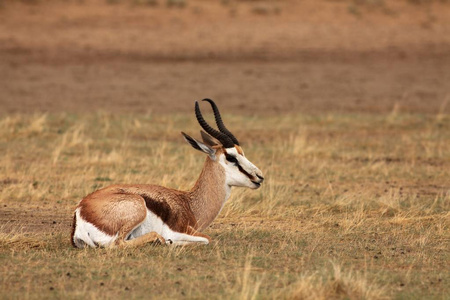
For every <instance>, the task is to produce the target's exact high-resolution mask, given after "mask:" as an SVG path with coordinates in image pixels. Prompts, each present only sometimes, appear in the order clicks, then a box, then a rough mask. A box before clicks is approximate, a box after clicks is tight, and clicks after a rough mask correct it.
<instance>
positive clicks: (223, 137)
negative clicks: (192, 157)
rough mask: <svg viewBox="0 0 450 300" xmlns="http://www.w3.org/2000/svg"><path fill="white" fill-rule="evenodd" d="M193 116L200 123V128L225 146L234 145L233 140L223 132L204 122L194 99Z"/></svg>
mask: <svg viewBox="0 0 450 300" xmlns="http://www.w3.org/2000/svg"><path fill="white" fill-rule="evenodd" d="M195 116H196V117H197V121H198V123H199V124H200V126H202V128H203V129H204V130H205V131H206V132H207V133H208V134H210V135H211V136H212V137H214V138H216V139H217V140H219V141H220V142H221V143H222V145H223V146H224V147H225V148H232V147H234V143H233V140H232V139H231V138H230V137H229V136H228V135H226V134H224V133H222V132H220V131H217V130H215V129H214V128H212V127H211V126H209V124H208V123H206V121H205V119H203V116H202V113H201V111H200V107H199V105H198V102H197V101H195Z"/></svg>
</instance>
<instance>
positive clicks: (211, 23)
mask: <svg viewBox="0 0 450 300" xmlns="http://www.w3.org/2000/svg"><path fill="white" fill-rule="evenodd" d="M11 2H12V1H11ZM132 3H135V2H132V1H125V0H123V1H119V3H118V4H108V1H93V0H91V1H87V0H86V1H80V2H77V1H69V2H60V1H41V2H39V1H38V2H37V4H30V5H25V4H21V3H19V4H17V3H10V1H6V2H5V3H4V4H3V6H2V8H1V9H0V70H1V72H0V90H1V91H2V92H1V94H0V111H1V112H2V114H5V113H6V114H9V113H22V112H27V113H29V112H62V111H69V112H85V111H95V110H103V111H112V112H121V113H122V112H157V113H159V112H173V111H176V112H189V111H191V110H192V102H193V100H195V99H201V98H204V97H210V98H213V99H215V100H216V101H218V102H219V103H221V106H222V107H224V109H226V110H227V111H232V112H240V113H250V114H253V113H256V114H263V113H280V112H300V113H322V112H377V113H378V112H390V111H392V110H393V109H396V110H398V111H400V112H401V111H407V112H420V113H422V112H423V113H431V114H435V113H439V112H441V111H446V112H448V111H450V105H446V103H448V102H449V100H450V98H449V97H450V85H449V84H448V82H450V71H449V70H450V51H449V50H450V17H449V16H450V5H446V4H445V3H434V2H433V4H431V5H427V4H422V5H413V4H411V3H408V1H405V2H403V1H384V3H385V4H376V3H377V2H373V3H372V4H365V5H364V4H358V3H363V2H361V1H360V2H355V1H339V2H338V1H231V0H230V1H222V2H219V1H214V2H213V1H200V0H198V1H186V6H185V7H184V8H178V7H171V8H169V7H167V6H166V4H165V3H166V2H164V1H159V5H157V6H145V5H136V4H132ZM374 3H375V4H374ZM380 3H381V2H380Z"/></svg>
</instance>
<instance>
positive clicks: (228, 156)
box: [225, 152, 254, 180]
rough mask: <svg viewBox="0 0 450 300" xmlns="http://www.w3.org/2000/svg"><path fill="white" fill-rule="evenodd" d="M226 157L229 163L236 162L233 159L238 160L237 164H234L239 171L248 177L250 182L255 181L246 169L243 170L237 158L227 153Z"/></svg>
mask: <svg viewBox="0 0 450 300" xmlns="http://www.w3.org/2000/svg"><path fill="white" fill-rule="evenodd" d="M225 157H226V159H227V160H228V161H234V160H233V158H234V159H235V160H236V162H235V163H234V164H235V165H236V166H237V167H238V169H239V171H240V172H241V173H243V174H244V175H245V176H247V177H248V178H249V179H250V180H253V179H254V177H253V176H252V175H250V174H249V173H248V172H247V171H245V170H244V168H242V166H241V165H240V164H239V161H238V160H237V158H236V157H234V156H232V155H230V154H228V153H227V152H225ZM230 158H231V159H230Z"/></svg>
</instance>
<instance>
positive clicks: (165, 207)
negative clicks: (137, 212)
mask: <svg viewBox="0 0 450 300" xmlns="http://www.w3.org/2000/svg"><path fill="white" fill-rule="evenodd" d="M141 196H142V198H144V200H145V205H146V206H147V208H148V209H149V210H151V211H152V212H153V213H154V214H155V215H157V216H158V217H160V218H161V220H162V221H163V222H164V223H166V224H168V223H169V219H170V215H171V209H170V206H169V204H167V203H166V202H163V201H158V200H157V199H154V198H151V197H149V196H148V195H141Z"/></svg>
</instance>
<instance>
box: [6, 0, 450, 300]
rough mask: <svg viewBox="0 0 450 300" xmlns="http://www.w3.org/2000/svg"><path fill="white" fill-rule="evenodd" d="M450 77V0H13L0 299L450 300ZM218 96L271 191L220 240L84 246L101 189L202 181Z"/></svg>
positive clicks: (217, 236)
mask: <svg viewBox="0 0 450 300" xmlns="http://www.w3.org/2000/svg"><path fill="white" fill-rule="evenodd" d="M449 83H450V3H449V2H448V1H431V0H422V1H419V0H405V1H388V0H386V1H382V0H379V1H377V0H372V1H369V0H341V1H338V0H336V1H332V0H320V1H312V0H304V1H293V0H278V1H275V0H272V1H270V0H267V1H258V0H253V1H251V0H247V1H244V0H224V1H206V0H186V1H173V0H172V1H163V0H160V1H150V0H98V1H95V0H84V1H83V0H80V1H75V0H73V1H68V0H67V1H64V0H53V1H43V0H34V1H33V0H23V1H8V0H3V1H2V0H0V153H2V155H1V156H0V262H1V264H2V267H1V268H0V274H1V276H0V287H1V290H2V293H1V298H5V299H30V298H31V299H38V298H46V299H47V298H70V299H72V298H83V299H84V298H99V297H107V298H125V297H127V298H128V297H131V298H145V297H150V298H161V299H165V298H179V297H183V296H184V297H188V298H214V299H215V298H225V299H235V298H239V299H255V298H257V299H266V298H276V299H279V298H290V299H391V298H395V299H446V298H447V297H448V295H449V293H450V289H449V288H448V286H449V280H450V274H449V272H448V268H447V267H446V265H448V261H449V260H450V250H449V249H450V244H449V240H450V236H449V225H450V224H449V209H450V181H449V178H450V116H449V114H450V84H449ZM205 97H209V98H212V99H214V100H216V102H217V103H218V104H219V106H220V108H221V110H222V112H223V115H224V118H225V121H226V123H227V125H228V127H229V128H231V129H232V131H233V132H235V133H236V135H237V136H238V137H239V139H240V140H242V141H243V145H244V149H245V151H246V154H247V155H248V156H249V158H250V159H251V160H252V161H253V162H254V163H255V164H256V165H258V166H259V167H260V168H261V169H262V170H263V172H264V173H265V175H266V177H267V181H266V183H265V184H264V185H263V187H262V188H261V189H260V190H258V191H248V190H239V189H238V190H236V191H234V192H233V194H232V197H231V199H230V201H229V202H228V203H227V204H226V206H225V207H224V209H223V211H222V213H221V214H220V216H219V217H218V219H217V220H216V221H215V222H214V223H213V225H212V226H211V227H210V228H208V229H207V230H206V233H207V234H208V235H210V236H212V238H213V243H212V244H211V245H209V246H207V247H184V248H169V247H154V246H146V247H143V248H141V249H128V250H120V249H115V250H106V249H90V250H77V249H73V248H71V246H70V241H69V233H70V228H71V220H72V212H73V209H74V207H75V206H76V204H77V203H78V201H79V200H80V199H81V198H82V197H83V196H85V195H87V194H88V193H90V192H92V191H93V190H95V189H97V188H100V187H103V186H106V185H109V184H112V183H121V182H123V183H155V184H161V185H165V186H170V187H173V188H179V189H188V188H189V187H190V186H192V184H193V183H194V182H195V179H196V178H197V176H198V174H199V172H200V169H201V164H202V161H203V158H202V157H201V154H199V153H197V152H195V151H194V150H192V149H191V148H190V147H189V146H188V145H187V144H185V143H184V141H183V139H182V137H181V135H180V131H185V132H188V133H190V134H192V135H193V136H196V135H197V134H198V130H199V129H200V127H199V126H198V124H197V123H196V121H195V117H194V113H193V104H194V101H195V100H200V99H202V98H205ZM203 109H204V111H205V114H207V117H208V120H212V119H211V115H209V113H210V110H209V109H208V108H207V107H204V108H203ZM149 295H150V296H149Z"/></svg>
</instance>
